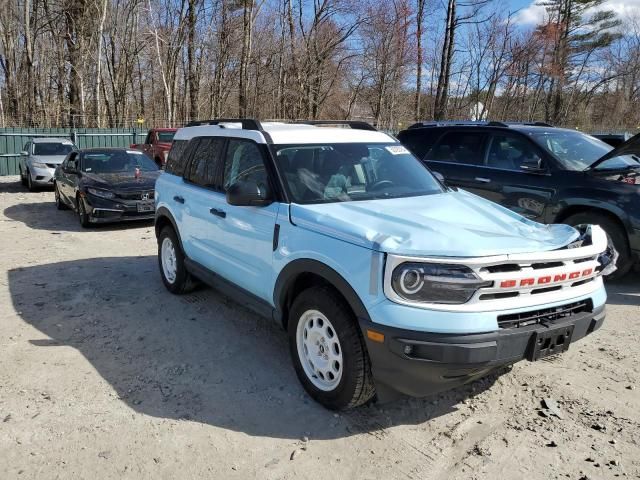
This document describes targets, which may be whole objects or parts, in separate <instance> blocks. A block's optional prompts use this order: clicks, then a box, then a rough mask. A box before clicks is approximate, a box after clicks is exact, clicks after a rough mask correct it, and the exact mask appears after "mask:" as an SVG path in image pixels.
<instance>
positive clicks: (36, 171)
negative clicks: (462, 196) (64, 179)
mask: <svg viewBox="0 0 640 480" xmlns="http://www.w3.org/2000/svg"><path fill="white" fill-rule="evenodd" d="M55 173H56V169H55V168H40V167H34V166H31V168H29V174H30V175H31V183H33V184H34V185H53V177H54V175H55Z"/></svg>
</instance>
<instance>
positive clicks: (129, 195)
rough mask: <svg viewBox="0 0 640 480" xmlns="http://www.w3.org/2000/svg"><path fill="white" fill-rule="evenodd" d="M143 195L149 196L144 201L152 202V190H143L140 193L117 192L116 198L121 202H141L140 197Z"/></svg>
mask: <svg viewBox="0 0 640 480" xmlns="http://www.w3.org/2000/svg"><path fill="white" fill-rule="evenodd" d="M145 194H146V195H148V196H149V197H148V198H145V200H153V194H154V191H153V190H144V191H142V192H140V191H138V192H118V193H117V194H116V196H117V197H118V198H121V199H122V200H142V197H143V196H144V195H145Z"/></svg>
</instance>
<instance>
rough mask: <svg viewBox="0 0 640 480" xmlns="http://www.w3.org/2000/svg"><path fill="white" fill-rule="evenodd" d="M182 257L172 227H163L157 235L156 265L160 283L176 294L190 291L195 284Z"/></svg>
mask: <svg viewBox="0 0 640 480" xmlns="http://www.w3.org/2000/svg"><path fill="white" fill-rule="evenodd" d="M184 258H185V256H184V253H183V252H182V248H181V247H180V242H179V241H178V236H177V235H176V233H175V231H174V230H173V228H171V227H165V228H163V229H162V231H161V232H160V236H159V237H158V265H159V266H160V275H161V276H162V283H164V286H165V287H166V288H167V290H169V291H170V292H171V293H174V294H176V295H181V294H183V293H188V292H190V291H192V290H193V289H194V287H195V284H196V282H195V280H194V278H193V277H192V276H191V274H190V273H189V272H187V269H186V268H185V265H184Z"/></svg>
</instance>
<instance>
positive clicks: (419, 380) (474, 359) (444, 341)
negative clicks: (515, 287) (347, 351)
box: [360, 305, 605, 400]
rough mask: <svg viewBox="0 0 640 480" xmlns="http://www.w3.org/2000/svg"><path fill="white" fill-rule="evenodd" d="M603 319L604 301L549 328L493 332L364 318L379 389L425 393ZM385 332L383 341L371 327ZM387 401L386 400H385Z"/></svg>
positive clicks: (576, 335)
mask: <svg viewBox="0 0 640 480" xmlns="http://www.w3.org/2000/svg"><path fill="white" fill-rule="evenodd" d="M604 318H605V308H604V305H601V306H599V307H596V308H594V309H593V311H591V312H583V313H579V314H576V315H574V316H572V317H570V318H568V319H566V320H563V321H558V322H554V323H552V324H550V325H549V326H545V325H543V324H536V325H530V326H527V327H520V328H504V329H500V330H498V331H494V332H489V333H475V334H450V333H426V332H417V331H413V330H404V329H398V328H393V327H389V326H384V325H381V324H379V323H373V322H369V321H367V320H362V319H361V320H360V326H361V328H362V331H363V332H365V334H364V337H365V341H366V343H367V347H368V351H369V357H370V359H371V370H372V374H373V377H374V379H375V381H376V384H377V386H378V391H379V392H381V391H382V392H384V391H393V392H400V393H403V394H405V395H410V396H414V397H424V396H428V395H432V394H435V393H439V392H442V391H444V390H448V389H451V388H455V387H457V386H460V385H463V384H465V383H468V382H471V381H473V380H476V379H478V378H480V377H483V376H485V375H487V374H488V373H490V372H491V371H492V370H495V369H497V368H500V367H503V366H506V365H510V364H513V363H515V362H518V361H520V360H523V359H525V358H532V356H533V351H534V349H535V343H536V341H535V340H536V338H537V335H538V333H539V332H543V331H544V330H545V329H549V328H556V327H567V328H571V327H573V333H572V335H571V343H573V342H575V341H576V340H580V339H581V338H583V337H584V336H586V335H588V334H590V333H592V332H594V331H596V330H597V329H599V328H600V327H601V326H602V323H603V322H604ZM369 329H371V330H374V331H376V332H379V333H382V334H384V342H383V343H378V342H376V341H373V340H371V339H370V338H368V336H367V334H366V332H367V330H369ZM383 400H384V399H383Z"/></svg>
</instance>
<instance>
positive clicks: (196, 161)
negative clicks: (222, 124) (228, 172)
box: [185, 138, 224, 188]
mask: <svg viewBox="0 0 640 480" xmlns="http://www.w3.org/2000/svg"><path fill="white" fill-rule="evenodd" d="M223 146H224V138H201V139H200V142H199V143H198V145H197V146H196V149H195V150H194V152H193V156H192V157H191V164H190V165H189V172H188V174H187V175H185V178H186V179H187V180H188V181H189V182H191V183H195V184H196V185H201V186H203V187H212V188H217V187H219V185H217V182H216V178H217V173H218V168H219V167H220V158H221V156H222V148H223Z"/></svg>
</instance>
